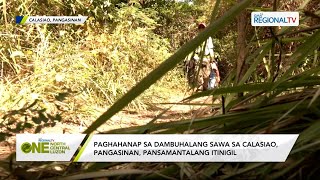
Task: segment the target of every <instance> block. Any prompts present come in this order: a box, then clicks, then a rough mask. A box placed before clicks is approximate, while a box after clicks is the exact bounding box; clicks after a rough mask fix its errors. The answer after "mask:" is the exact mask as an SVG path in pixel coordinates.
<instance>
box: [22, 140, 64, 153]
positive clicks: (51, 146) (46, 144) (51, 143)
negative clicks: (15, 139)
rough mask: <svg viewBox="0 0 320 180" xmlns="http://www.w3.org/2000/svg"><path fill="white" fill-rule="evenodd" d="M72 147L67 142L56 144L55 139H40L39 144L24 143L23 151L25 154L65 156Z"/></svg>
mask: <svg viewBox="0 0 320 180" xmlns="http://www.w3.org/2000/svg"><path fill="white" fill-rule="evenodd" d="M69 150H70V147H69V146H68V145H67V144H66V143H65V142H55V140H54V139H43V138H39V139H38V142H31V143H30V142H24V143H22V145H21V151H22V152H24V153H49V154H65V153H66V151H69Z"/></svg>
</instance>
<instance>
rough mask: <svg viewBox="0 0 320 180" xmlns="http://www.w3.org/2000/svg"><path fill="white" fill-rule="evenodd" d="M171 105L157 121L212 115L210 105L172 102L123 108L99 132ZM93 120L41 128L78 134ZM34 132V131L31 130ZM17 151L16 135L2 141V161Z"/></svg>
mask: <svg viewBox="0 0 320 180" xmlns="http://www.w3.org/2000/svg"><path fill="white" fill-rule="evenodd" d="M185 97H186V96H184V95H183V94H178V95H175V96H173V97H172V98H170V101H169V102H166V103H177V102H179V101H181V100H182V99H184V98H185ZM191 103H199V104H201V103H210V99H208V98H202V99H197V100H195V101H193V102H191ZM169 107H171V109H170V110H168V111H167V112H166V113H164V114H163V115H162V116H161V117H160V118H159V119H158V120H157V121H156V122H158V123H159V122H169V121H177V120H180V119H190V118H192V117H203V116H207V115H210V114H208V112H210V107H208V106H190V105H172V104H165V105H163V104H156V105H155V106H153V107H152V108H150V109H149V110H144V111H139V112H138V111H128V110H123V111H120V112H119V113H117V114H116V115H114V116H113V117H112V118H111V119H110V120H108V121H107V122H106V123H105V124H104V125H102V126H101V127H99V128H98V131H99V132H105V131H108V130H113V129H119V128H125V127H132V126H140V125H145V124H147V123H148V122H150V121H151V120H152V119H153V118H155V117H156V116H157V115H159V114H160V113H161V112H163V110H165V109H167V108H169ZM102 112H103V111H102ZM102 112H101V113H102ZM91 123H92V122H90V121H86V120H82V121H79V122H76V123H75V122H73V121H70V122H65V121H64V122H62V123H57V124H56V126H54V127H46V128H43V129H42V130H41V132H40V133H41V134H46V133H54V134H62V133H66V134H77V133H82V132H83V131H84V130H85V129H86V128H87V127H89V126H90V125H91ZM30 133H32V132H30ZM14 151H15V136H14V137H12V138H9V139H8V140H7V141H5V142H0V161H1V160H3V159H5V158H6V157H8V156H9V155H10V154H11V153H12V152H14Z"/></svg>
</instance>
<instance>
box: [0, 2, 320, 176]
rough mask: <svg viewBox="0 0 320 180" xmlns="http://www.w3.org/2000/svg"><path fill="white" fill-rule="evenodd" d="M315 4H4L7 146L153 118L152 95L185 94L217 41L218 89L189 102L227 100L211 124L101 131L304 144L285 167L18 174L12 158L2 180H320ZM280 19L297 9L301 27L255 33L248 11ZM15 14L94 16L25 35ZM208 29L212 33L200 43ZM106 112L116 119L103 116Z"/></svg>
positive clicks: (90, 168) (162, 166) (47, 168)
mask: <svg viewBox="0 0 320 180" xmlns="http://www.w3.org/2000/svg"><path fill="white" fill-rule="evenodd" d="M214 2H215V3H216V4H215V3H214ZM318 4H319V3H318V1H317V0H299V1H277V0H275V1H271V0H266V1H251V0H240V1H234V0H230V1H218V0H217V1H209V0H208V1H207V0H197V1H194V4H193V5H188V4H187V3H177V2H173V1H165V0H160V1H153V0H149V1H148V0H145V1H128V2H127V1H120V0H114V1H94V2H91V1H86V0H85V1H66V2H64V1H46V3H43V4H42V3H40V1H39V2H38V1H29V0H24V1H23V2H22V1H21V2H20V1H10V2H9V1H8V2H7V1H2V2H0V5H1V8H2V9H3V11H2V12H3V13H2V17H1V21H2V22H4V23H3V24H1V26H0V30H1V32H3V33H1V35H0V41H1V42H0V60H1V84H0V103H1V107H0V108H1V109H0V115H1V119H0V129H1V133H0V140H1V141H6V140H7V139H8V138H9V137H11V136H14V135H15V134H16V133H22V132H28V131H29V132H30V131H32V132H40V131H41V129H42V128H43V127H45V126H55V125H56V123H57V122H64V121H65V120H66V119H72V120H73V121H77V119H78V118H79V119H81V118H87V119H92V124H91V125H90V126H89V127H88V128H87V129H86V130H85V131H84V133H87V134H89V133H93V132H96V130H97V128H99V127H100V126H101V125H103V124H105V123H106V122H107V121H108V120H110V118H111V117H113V116H114V115H115V114H116V113H118V112H119V111H121V110H122V109H123V108H133V109H143V108H148V104H150V103H151V102H150V99H152V102H156V101H155V100H158V99H159V98H152V97H155V96H156V97H159V94H161V97H162V98H163V99H164V100H165V99H168V98H170V97H171V96H172V95H173V94H174V93H175V92H172V89H177V90H181V92H184V91H185V90H186V89H187V87H186V85H185V84H186V80H185V79H184V78H183V75H182V72H181V69H179V64H180V63H181V62H182V60H183V59H184V58H185V57H186V56H187V55H188V54H189V53H190V52H192V51H193V50H194V49H195V48H196V47H198V45H200V44H201V43H202V42H203V41H205V40H206V39H207V38H208V37H209V36H212V37H213V38H214V39H215V45H216V52H217V53H218V54H219V55H220V60H219V62H218V63H219V65H220V66H221V67H219V68H220V69H222V71H223V75H222V77H223V81H222V84H221V85H220V87H219V88H218V89H214V90H212V91H205V92H199V93H194V94H191V95H190V96H189V97H188V98H186V99H185V100H184V101H183V103H185V104H187V103H188V102H189V101H190V100H192V99H196V98H199V97H206V96H213V97H214V98H216V99H220V98H221V96H223V97H224V99H225V102H224V103H223V104H220V103H219V104H215V106H216V105H218V106H220V107H221V108H219V109H216V112H215V113H214V114H213V115H211V116H209V117H202V118H195V119H182V120H178V119H177V121H173V122H161V123H158V122H157V119H154V120H152V121H151V122H149V123H148V124H146V125H143V126H135V127H128V128H121V129H115V130H111V131H107V132H103V133H119V134H120V133H121V134H129V133H146V132H148V133H186V132H189V133H196V134H223V133H239V134H242V133H274V134H283V133H286V134H293V133H298V134H300V136H299V139H298V141H297V142H296V144H295V146H294V148H293V150H292V151H291V153H290V155H289V157H288V159H287V161H286V162H285V163H158V164H153V163H82V164H77V163H57V162H55V163H34V164H26V163H24V164H22V163H19V162H15V161H14V154H13V155H12V156H10V157H8V158H7V160H5V161H1V162H0V166H1V168H2V171H4V173H3V174H4V175H6V176H8V177H11V178H17V177H20V178H26V179H28V177H29V178H30V177H38V178H39V179H42V178H52V177H57V176H59V177H62V176H63V177H64V178H67V179H89V178H100V177H108V178H114V179H249V178H250V179H318V178H319V174H320V169H319V167H318V166H316V165H315V164H318V162H319V153H320V145H319V143H320V123H319V122H320V109H319V107H320V99H319V96H320V88H319V87H320V74H319V72H320V61H319V49H320V43H319V42H320V30H319V29H320V27H319V23H320V20H319V19H320V18H319V17H320V9H319V5H318ZM48 7H52V8H48ZM272 9H273V10H290V11H299V12H300V18H301V19H300V25H299V27H282V28H281V29H280V28H278V27H272V28H266V27H259V28H258V27H257V28H255V27H252V26H250V14H249V13H250V12H251V11H258V10H263V11H267V10H272ZM211 13H212V14H211ZM17 14H32V15H34V14H47V15H48V14H54V15H78V14H81V15H88V16H89V17H90V18H89V19H88V20H87V22H86V24H85V25H59V26H57V25H28V26H26V25H24V26H21V25H19V26H18V25H15V24H14V22H13V19H11V17H14V16H15V15H17ZM239 15H241V16H239ZM241 17H243V18H241ZM200 21H204V22H207V24H209V23H210V22H211V23H210V26H208V27H207V28H206V29H205V31H203V32H202V33H200V34H196V31H195V29H196V24H197V23H198V22H200ZM120 77H121V78H120ZM177 93H178V92H177ZM160 100H161V99H160ZM159 102H160V101H159ZM177 103H178V102H177ZM177 106H178V105H177ZM101 108H104V109H108V110H107V111H106V112H104V113H102V112H101V110H99V109H101ZM224 112H225V113H224ZM164 113H165V112H164ZM101 114H102V115H101ZM57 169H60V170H57ZM61 169H62V170H61ZM106 169H107V171H102V170H106ZM29 170H32V171H29ZM0 172H1V171H0ZM48 172H50V173H48Z"/></svg>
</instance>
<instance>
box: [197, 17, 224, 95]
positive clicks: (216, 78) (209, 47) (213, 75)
mask: <svg viewBox="0 0 320 180" xmlns="http://www.w3.org/2000/svg"><path fill="white" fill-rule="evenodd" d="M205 28H206V25H205V24H204V23H200V24H199V25H198V30H199V32H201V31H203V30H204V29H205ZM202 56H203V63H202V64H203V66H204V68H209V69H208V71H206V72H205V73H204V78H203V90H204V91H205V90H212V89H213V88H215V87H216V86H217V85H218V84H219V83H220V73H219V69H218V66H217V63H216V61H215V58H214V45H213V40H212V38H211V37H209V38H208V39H207V40H206V41H205V42H204V43H203V44H202V45H201V46H199V47H198V48H197V49H196V51H195V55H194V57H193V58H194V59H195V60H200V59H201V57H202ZM206 66H209V67H206Z"/></svg>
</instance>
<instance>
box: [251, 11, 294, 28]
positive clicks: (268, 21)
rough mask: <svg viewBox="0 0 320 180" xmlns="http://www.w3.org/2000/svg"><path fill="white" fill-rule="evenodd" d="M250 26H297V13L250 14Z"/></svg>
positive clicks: (271, 12)
mask: <svg viewBox="0 0 320 180" xmlns="http://www.w3.org/2000/svg"><path fill="white" fill-rule="evenodd" d="M251 25H252V26H299V12H279V11H270V12H252V13H251Z"/></svg>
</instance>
